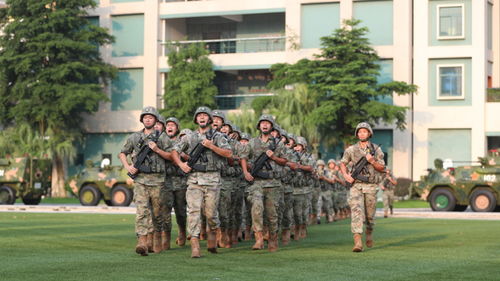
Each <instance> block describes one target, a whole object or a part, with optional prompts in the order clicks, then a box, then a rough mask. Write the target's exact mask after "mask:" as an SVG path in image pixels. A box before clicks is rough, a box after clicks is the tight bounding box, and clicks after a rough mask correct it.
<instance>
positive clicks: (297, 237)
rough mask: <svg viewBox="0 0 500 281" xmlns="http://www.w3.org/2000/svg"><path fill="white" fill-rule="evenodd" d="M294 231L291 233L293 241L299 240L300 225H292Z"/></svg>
mask: <svg viewBox="0 0 500 281" xmlns="http://www.w3.org/2000/svg"><path fill="white" fill-rule="evenodd" d="M294 228H295V230H294V233H293V240H294V241H299V239H300V225H294Z"/></svg>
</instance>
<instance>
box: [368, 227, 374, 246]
mask: <svg viewBox="0 0 500 281" xmlns="http://www.w3.org/2000/svg"><path fill="white" fill-rule="evenodd" d="M372 233H373V229H369V228H367V229H366V247H368V248H371V247H373V236H372Z"/></svg>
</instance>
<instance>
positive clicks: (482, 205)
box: [470, 189, 497, 212]
mask: <svg viewBox="0 0 500 281" xmlns="http://www.w3.org/2000/svg"><path fill="white" fill-rule="evenodd" d="M470 207H471V209H472V210H473V211H474V212H493V211H494V210H495V208H496V207H497V199H496V198H495V195H494V194H493V193H492V192H491V191H489V190H488V189H476V190H474V191H473V192H472V195H471V196H470Z"/></svg>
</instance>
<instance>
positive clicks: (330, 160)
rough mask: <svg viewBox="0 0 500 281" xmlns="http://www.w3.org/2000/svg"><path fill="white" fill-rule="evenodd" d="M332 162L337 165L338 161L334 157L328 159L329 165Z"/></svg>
mask: <svg viewBox="0 0 500 281" xmlns="http://www.w3.org/2000/svg"><path fill="white" fill-rule="evenodd" d="M330 163H333V164H335V165H337V162H335V160H333V159H329V160H328V165H330Z"/></svg>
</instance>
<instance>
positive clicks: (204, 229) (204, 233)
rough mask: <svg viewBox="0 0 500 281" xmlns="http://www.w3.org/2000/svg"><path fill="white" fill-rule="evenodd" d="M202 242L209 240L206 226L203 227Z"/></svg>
mask: <svg viewBox="0 0 500 281" xmlns="http://www.w3.org/2000/svg"><path fill="white" fill-rule="evenodd" d="M200 240H201V241H203V240H207V227H206V226H202V227H201V229H200Z"/></svg>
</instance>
